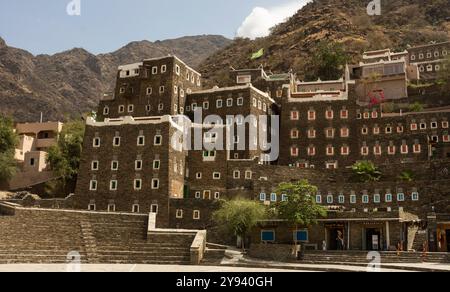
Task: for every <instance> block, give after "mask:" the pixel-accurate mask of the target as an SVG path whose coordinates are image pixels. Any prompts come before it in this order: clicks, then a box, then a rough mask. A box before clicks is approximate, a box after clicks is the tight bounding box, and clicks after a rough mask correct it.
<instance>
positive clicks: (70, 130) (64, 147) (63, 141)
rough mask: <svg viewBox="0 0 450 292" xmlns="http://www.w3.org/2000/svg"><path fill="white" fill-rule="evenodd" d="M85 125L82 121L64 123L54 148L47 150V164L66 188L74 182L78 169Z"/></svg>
mask: <svg viewBox="0 0 450 292" xmlns="http://www.w3.org/2000/svg"><path fill="white" fill-rule="evenodd" d="M84 130H85V125H84V122H82V121H72V122H69V123H66V124H65V125H64V127H63V129H62V131H61V134H60V136H59V139H58V143H57V145H56V146H53V147H51V148H50V149H49V151H48V155H47V163H49V165H50V167H51V168H52V170H53V172H54V173H55V174H56V175H58V176H59V177H60V178H61V179H62V183H63V185H64V186H66V185H67V184H68V183H72V184H73V185H74V184H75V182H76V179H77V175H78V169H79V167H80V159H81V150H82V146H83V138H84Z"/></svg>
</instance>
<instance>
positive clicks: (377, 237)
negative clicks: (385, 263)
mask: <svg viewBox="0 0 450 292" xmlns="http://www.w3.org/2000/svg"><path fill="white" fill-rule="evenodd" d="M366 250H373V251H378V250H381V231H380V230H379V229H375V228H368V229H366Z"/></svg>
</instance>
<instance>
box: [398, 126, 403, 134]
mask: <svg viewBox="0 0 450 292" xmlns="http://www.w3.org/2000/svg"><path fill="white" fill-rule="evenodd" d="M397 133H399V134H400V133H403V126H397Z"/></svg>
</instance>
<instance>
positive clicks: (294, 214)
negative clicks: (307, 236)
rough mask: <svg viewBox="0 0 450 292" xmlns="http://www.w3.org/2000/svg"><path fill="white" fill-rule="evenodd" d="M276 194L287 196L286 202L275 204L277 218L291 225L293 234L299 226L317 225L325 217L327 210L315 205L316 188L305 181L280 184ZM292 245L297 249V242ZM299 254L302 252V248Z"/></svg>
mask: <svg viewBox="0 0 450 292" xmlns="http://www.w3.org/2000/svg"><path fill="white" fill-rule="evenodd" d="M277 193H279V194H284V195H286V196H287V200H284V201H281V202H279V203H277V207H276V208H277V212H278V217H279V218H280V219H284V220H286V221H287V222H288V223H289V224H291V226H292V228H293V232H295V231H296V230H298V228H299V226H304V227H309V226H311V225H314V224H317V220H318V219H319V218H321V217H325V216H326V215H327V209H326V208H324V207H323V206H321V205H319V204H317V203H316V199H315V195H316V194H317V187H316V186H313V185H311V184H309V182H308V181H307V180H301V181H299V182H296V183H282V184H280V185H279V186H278V188H277ZM302 244H303V243H302ZM294 245H295V247H296V249H297V242H294ZM301 252H302V254H303V252H304V248H303V246H302V248H301Z"/></svg>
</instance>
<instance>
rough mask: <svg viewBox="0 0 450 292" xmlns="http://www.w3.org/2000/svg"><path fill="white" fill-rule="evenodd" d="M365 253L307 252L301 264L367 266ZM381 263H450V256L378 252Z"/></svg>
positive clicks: (366, 253)
mask: <svg viewBox="0 0 450 292" xmlns="http://www.w3.org/2000/svg"><path fill="white" fill-rule="evenodd" d="M367 255H368V252H365V251H344V252H342V251H341V252H333V251H308V252H307V253H306V254H305V258H304V260H303V261H302V263H314V264H350V263H355V264H369V263H370V262H371V261H372V260H368V259H367ZM380 255H381V259H380V260H381V263H422V262H427V263H450V254H446V253H427V254H426V255H425V256H423V254H422V253H419V252H401V253H400V255H398V254H397V252H380Z"/></svg>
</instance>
